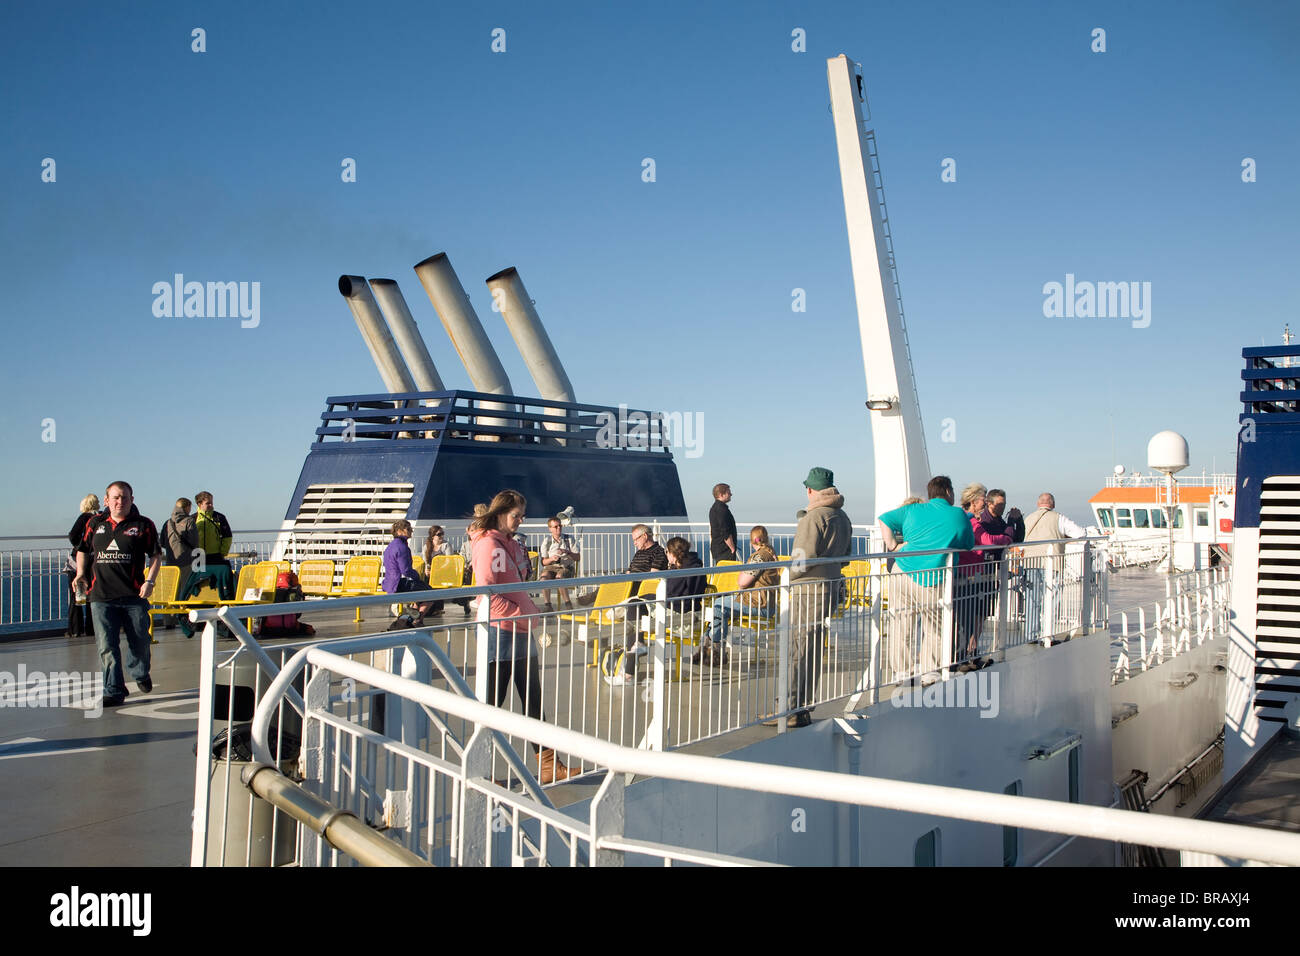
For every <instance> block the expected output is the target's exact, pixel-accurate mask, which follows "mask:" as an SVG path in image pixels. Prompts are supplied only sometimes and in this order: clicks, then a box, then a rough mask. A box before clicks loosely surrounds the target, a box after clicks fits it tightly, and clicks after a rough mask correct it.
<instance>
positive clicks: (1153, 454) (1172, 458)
mask: <svg viewBox="0 0 1300 956" xmlns="http://www.w3.org/2000/svg"><path fill="white" fill-rule="evenodd" d="M1147 465H1148V467H1151V468H1154V469H1155V470H1156V471H1161V472H1164V473H1165V474H1166V475H1172V474H1176V473H1177V472H1180V471H1182V470H1183V469H1184V468H1186V467H1187V439H1186V438H1184V437H1183V436H1182V435H1180V434H1178V432H1175V431H1168V430H1166V431H1162V432H1159V433H1157V434H1156V435H1154V436H1153V437H1152V439H1151V440H1150V441H1149V442H1147Z"/></svg>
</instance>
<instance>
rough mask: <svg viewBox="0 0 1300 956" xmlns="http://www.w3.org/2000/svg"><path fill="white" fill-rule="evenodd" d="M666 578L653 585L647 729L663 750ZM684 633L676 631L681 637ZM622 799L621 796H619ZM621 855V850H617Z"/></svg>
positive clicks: (649, 739) (648, 737)
mask: <svg viewBox="0 0 1300 956" xmlns="http://www.w3.org/2000/svg"><path fill="white" fill-rule="evenodd" d="M667 598H668V582H667V581H666V580H665V579H664V578H660V579H659V583H658V585H657V586H656V587H655V614H654V628H655V635H654V644H653V646H652V650H653V653H654V667H653V670H654V685H653V688H652V693H653V695H654V697H653V701H652V703H653V706H654V715H653V716H652V717H651V718H650V726H649V727H648V728H647V729H646V741H647V743H648V745H649V747H650V749H651V750H664V749H666V748H667V746H668V732H669V728H668V667H667V658H666V655H667V648H668V645H667V638H668V605H667V603H666V602H667ZM683 637H685V635H678V639H679V640H680V639H682V638H683ZM620 799H621V796H620ZM595 812H596V810H595V807H594V805H593V807H592V814H593V824H592V825H593V827H594V826H595V823H594V819H595V817H594V814H595ZM620 857H621V854H620Z"/></svg>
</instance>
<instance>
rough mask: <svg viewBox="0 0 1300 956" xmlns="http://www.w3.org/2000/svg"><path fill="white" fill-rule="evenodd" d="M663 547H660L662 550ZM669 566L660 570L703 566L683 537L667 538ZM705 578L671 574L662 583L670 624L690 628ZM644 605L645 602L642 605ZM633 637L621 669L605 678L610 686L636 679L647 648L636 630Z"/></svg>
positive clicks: (701, 595) (696, 617) (695, 614)
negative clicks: (633, 639) (635, 636)
mask: <svg viewBox="0 0 1300 956" xmlns="http://www.w3.org/2000/svg"><path fill="white" fill-rule="evenodd" d="M661 550H662V549H661ZM666 557H667V561H668V567H667V568H666V569H663V570H672V571H676V570H678V569H681V568H700V569H703V568H704V563H703V562H702V561H701V560H700V556H699V554H697V553H696V552H694V551H692V550H691V544H690V542H689V541H687V540H686V539H685V538H676V537H674V538H669V539H668V548H667V551H666ZM707 586H708V579H707V578H706V577H705V576H704V575H703V574H688V575H682V576H680V577H670V578H668V579H667V580H666V582H665V584H664V595H665V598H666V604H667V607H668V614H669V615H670V619H669V625H668V626H669V627H671V628H673V629H674V630H677V631H682V630H686V629H689V628H691V627H692V626H693V625H694V623H695V621H696V620H698V619H699V614H700V606H701V604H702V601H703V596H704V591H705V588H706V587H707ZM641 606H644V605H641ZM635 633H636V634H637V638H636V640H635V641H634V642H633V643H632V645H631V646H630V647H629V648H628V649H627V653H626V654H624V655H623V670H622V672H621V673H619V674H615V675H613V676H612V677H611V676H609V675H606V677H605V681H606V683H608V684H610V685H611V686H614V687H618V686H621V685H623V684H633V683H635V682H636V659H637V658H638V657H640V656H641V655H642V654H645V653H646V652H648V651H649V647H648V646H647V645H646V643H645V642H644V641H642V640H641V637H640V632H639V630H638V631H636V632H635Z"/></svg>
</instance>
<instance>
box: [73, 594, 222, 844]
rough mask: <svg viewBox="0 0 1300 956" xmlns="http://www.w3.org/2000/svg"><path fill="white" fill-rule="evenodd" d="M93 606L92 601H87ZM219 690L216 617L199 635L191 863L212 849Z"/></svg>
mask: <svg viewBox="0 0 1300 956" xmlns="http://www.w3.org/2000/svg"><path fill="white" fill-rule="evenodd" d="M87 606H89V605H87ZM216 693H217V627H216V624H215V623H214V622H213V621H208V623H207V626H205V627H204V628H203V632H202V633H201V634H200V635H199V736H198V755H199V759H198V760H196V761H194V812H193V814H192V815H191V822H190V827H191V837H190V866H203V865H204V863H205V861H206V858H207V851H208V827H209V826H211V823H212V821H211V819H210V816H211V815H210V813H209V809H210V807H211V804H212V798H211V786H212V736H213V733H212V732H213V729H214V727H213V724H214V716H213V713H212V708H213V707H214V706H215V700H216Z"/></svg>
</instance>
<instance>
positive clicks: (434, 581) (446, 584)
mask: <svg viewBox="0 0 1300 956" xmlns="http://www.w3.org/2000/svg"><path fill="white" fill-rule="evenodd" d="M464 575H465V558H464V556H463V555H459V554H439V555H435V556H434V558H433V560H432V561H430V562H429V587H430V588H458V587H461V586H462V582H463V581H464V580H465V577H464Z"/></svg>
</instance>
